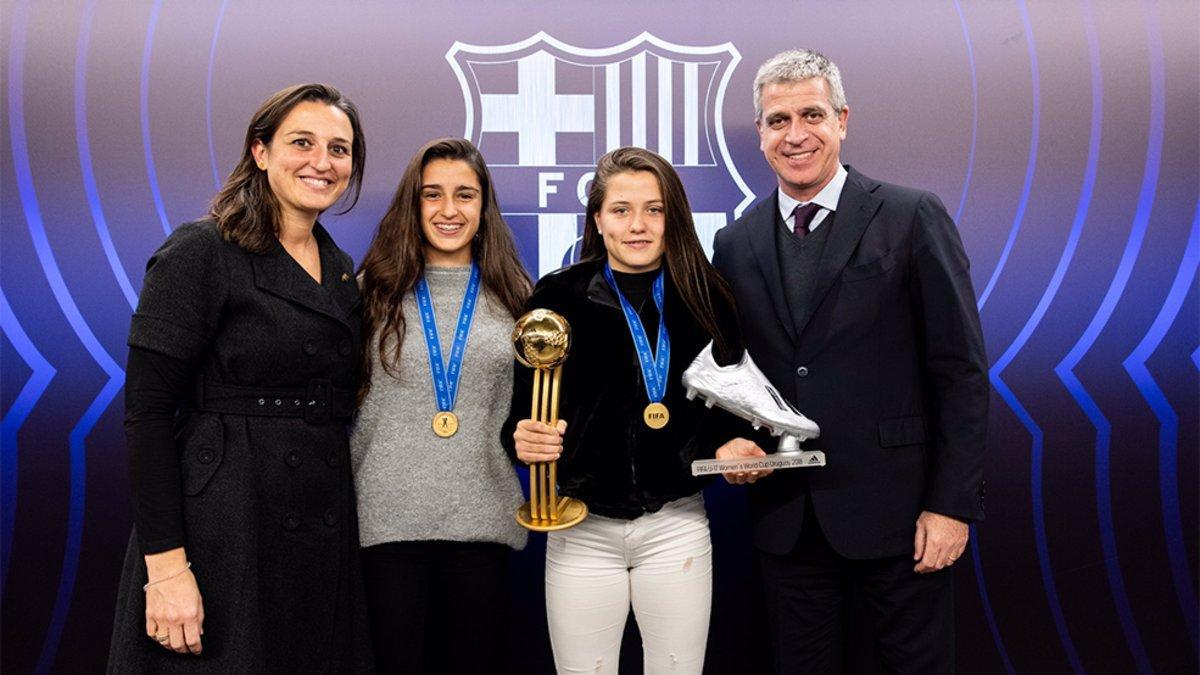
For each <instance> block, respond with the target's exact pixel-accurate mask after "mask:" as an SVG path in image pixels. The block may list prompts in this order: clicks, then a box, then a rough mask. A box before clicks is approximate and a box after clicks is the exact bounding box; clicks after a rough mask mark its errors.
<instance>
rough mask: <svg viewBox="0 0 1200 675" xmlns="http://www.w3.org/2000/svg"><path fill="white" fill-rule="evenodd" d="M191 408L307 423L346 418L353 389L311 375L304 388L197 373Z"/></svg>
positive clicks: (351, 405)
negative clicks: (227, 380)
mask: <svg viewBox="0 0 1200 675" xmlns="http://www.w3.org/2000/svg"><path fill="white" fill-rule="evenodd" d="M183 407H184V408H187V409H191V410H203V411H205V412H214V413H225V414H230V415H247V416H251V417H302V418H304V421H306V422H308V423H310V424H325V423H326V422H329V421H330V420H332V419H349V418H350V417H351V416H353V414H354V409H355V392H354V391H352V390H349V389H339V388H335V387H334V386H333V385H332V383H330V381H329V380H328V379H313V380H309V381H308V386H307V387H305V388H275V387H248V386H239V385H232V384H222V383H218V382H210V381H207V380H205V379H204V377H203V376H201V377H200V378H199V379H198V381H197V383H196V392H195V394H194V396H193V398H192V400H191V401H190V402H187V403H185V404H184V406H183Z"/></svg>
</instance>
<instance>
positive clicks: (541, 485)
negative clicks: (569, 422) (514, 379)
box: [512, 309, 587, 532]
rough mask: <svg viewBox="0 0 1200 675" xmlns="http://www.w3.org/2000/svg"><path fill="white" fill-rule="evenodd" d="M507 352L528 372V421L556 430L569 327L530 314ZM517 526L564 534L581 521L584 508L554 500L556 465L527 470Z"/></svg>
mask: <svg viewBox="0 0 1200 675" xmlns="http://www.w3.org/2000/svg"><path fill="white" fill-rule="evenodd" d="M512 342H513V351H514V352H515V353H516V356H517V361H520V362H521V365H524V366H528V367H530V368H533V411H532V413H531V414H530V419H532V420H534V421H535V422H542V423H544V424H548V425H550V426H552V427H553V426H556V425H557V424H558V393H559V386H560V385H561V384H562V363H563V361H565V360H567V353H568V352H569V351H570V348H571V326H570V324H568V323H567V320H566V319H564V318H563V317H562V316H560V315H558V314H555V313H554V312H551V311H550V310H548V309H535V310H533V311H531V312H528V313H526V314H525V315H524V316H522V317H521V318H520V319H517V325H516V326H515V327H514V328H513V332H512ZM516 516H517V522H518V523H520V524H521V525H522V526H523V527H525V528H527V529H530V530H533V531H534V532H550V531H552V530H565V529H567V528H568V527H573V526H575V525H578V524H579V523H580V522H582V521H583V519H584V518H586V517H587V505H586V504H584V503H583V502H581V501H579V500H578V499H572V498H571V497H559V496H558V462H556V461H552V462H534V463H532V464H530V465H529V501H528V502H526V503H525V504H524V505H522V506H521V508H519V509H517V514H516Z"/></svg>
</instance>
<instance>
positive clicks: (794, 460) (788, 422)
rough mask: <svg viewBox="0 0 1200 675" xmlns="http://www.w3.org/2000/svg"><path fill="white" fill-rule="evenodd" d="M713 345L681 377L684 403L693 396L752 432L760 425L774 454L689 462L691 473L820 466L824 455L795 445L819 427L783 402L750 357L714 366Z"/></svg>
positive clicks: (823, 464) (815, 434)
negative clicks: (774, 444)
mask: <svg viewBox="0 0 1200 675" xmlns="http://www.w3.org/2000/svg"><path fill="white" fill-rule="evenodd" d="M712 348H713V345H712V343H711V342H710V343H708V346H707V347H705V348H704V349H703V350H701V352H700V354H699V355H697V356H696V359H695V360H694V361H692V365H690V366H688V368H687V370H685V371H684V373H683V386H684V387H685V388H686V389H687V397H688V400H692V399H695V398H696V396H699V397H700V398H701V399H702V400H703V401H704V405H706V406H708V407H709V408H711V407H713V406H714V405H715V406H717V407H718V408H721V409H722V410H725V411H728V412H730V413H732V414H734V415H737V416H738V417H740V418H742V419H744V420H746V421H748V422H750V424H751V425H752V426H753V427H754V428H755V429H756V430H757V429H760V428H762V427H766V428H767V430H768V431H770V432H771V435H772V436H778V437H779V447H778V449H777V451H776V452H775V454H772V455H767V456H766V457H749V458H737V459H701V460H696V461H695V462H692V475H693V476H701V475H706V474H712V473H725V472H730V471H754V470H762V469H791V468H799V467H810V466H811V467H816V466H825V453H823V452H821V451H820V450H804V449H801V448H800V443H802V442H803V441H807V440H809V439H811V438H816V437H817V436H819V435H820V434H821V429H820V427H818V426H817V424H816V423H815V422H813V421H812V420H810V419H808V418H807V417H805V416H804V415H803V414H801V413H800V411H798V410H796V409H795V408H794V407H792V405H791V404H790V403H788V402H787V401H786V400H785V399H784V398H783V395H782V394H780V393H779V390H778V389H776V388H775V386H774V385H772V384H771V382H770V381H769V380H768V379H767V376H766V375H763V373H762V371H761V370H759V369H758V366H757V365H755V363H754V359H752V358H750V352H749V351H746V352H743V354H742V360H741V361H740V362H739V363H736V364H734V365H731V366H721V365H717V361H716V359H715V358H713V353H712Z"/></svg>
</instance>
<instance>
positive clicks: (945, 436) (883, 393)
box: [713, 167, 988, 559]
mask: <svg viewBox="0 0 1200 675" xmlns="http://www.w3.org/2000/svg"><path fill="white" fill-rule="evenodd" d="M847 168H848V171H849V176H848V178H847V180H846V184H845V188H844V189H843V191H842V195H841V199H840V201H839V202H838V207H837V212H836V216H835V219H834V222H833V223H832V225H831V227H832V228H833V229H832V230H831V231H830V236H829V240H828V243H827V244H826V248H825V252H824V255H823V257H822V259H821V262H820V266H819V269H818V271H817V279H816V283H815V286H814V291H813V296H812V299H811V301H810V302H809V312H808V314H807V316H799V317H793V316H791V312H790V310H789V308H788V304H787V301H786V300H785V298H784V292H783V285H782V280H781V276H780V270H779V262H778V253H777V251H776V245H775V235H774V228H775V227H777V219H778V209H779V207H778V194H777V191H774V190H773V191H772V192H771V196H770V197H769V198H767V199H764V200H763V201H761V202H759V203H758V204H757V205H755V206H754V207H753V208H752V209H751V210H750V211H748V212H747V213H746V214H744V215H743V216H742V217H741V218H739V219H738V220H737V222H735V223H733V224H732V225H730V226H729V227H726V228H724V229H723V230H721V231H720V232H718V233H717V238H716V242H715V253H714V256H713V262H714V264H715V265H716V267H717V269H718V270H720V271H721V273H722V274H723V275H724V276H725V278H726V280H728V282H729V284H730V286H731V287H732V289H733V293H734V297H735V298H736V300H737V305H738V313H739V315H740V322H741V328H742V333H743V337H744V340H745V344H746V347H747V348H748V349H749V350H750V354H751V355H752V357H753V358H754V360H755V362H756V363H757V364H758V365H759V367H760V368H761V369H762V371H763V372H764V373H765V374H766V376H767V377H768V378H769V379H770V380H771V382H772V383H774V384H775V386H776V387H778V388H779V390H780V391H781V392H782V393H783V394H784V396H786V397H787V398H788V399H789V400H790V401H791V402H792V403H793V404H795V406H796V407H797V408H798V409H799V410H800V411H801V412H803V413H804V414H805V415H807V416H808V417H810V418H812V419H813V420H814V421H815V422H817V424H819V425H820V427H821V436H820V438H818V439H814V440H813V441H809V442H808V443H806V445H805V447H812V448H816V449H821V450H824V451H825V453H826V457H827V461H828V466H825V467H823V468H819V469H793V470H790V471H779V472H776V473H775V474H773V475H771V476H770V477H768V478H766V479H764V480H761V481H759V482H758V483H756V484H755V485H753V486H751V488H750V490H749V500H750V512H751V518H752V520H753V524H754V541H755V545H756V546H757V547H759V548H760V549H762V550H764V551H767V552H771V553H780V554H782V553H786V552H788V551H790V550H791V549H792V548H793V547H794V546H795V543H796V540H797V537H798V536H799V533H800V524H801V522H802V521H803V516H804V509H805V495H806V494H811V497H812V505H813V509H814V514H815V515H816V516H817V520H818V522H819V523H820V525H821V528H822V530H823V531H824V532H825V536H826V537H827V538H828V540H829V543H830V544H831V545H832V546H833V547H834V549H835V550H836V551H838V552H839V553H840V554H842V555H844V556H846V557H849V558H854V559H865V558H880V557H885V556H895V555H902V554H911V553H912V550H913V535H914V532H915V522H916V519H917V516H918V515H919V514H920V512H921V511H923V510H928V511H933V512H937V513H941V514H946V515H949V516H954V517H956V518H960V519H963V520H967V521H978V520H981V519H982V518H983V449H984V444H985V438H986V425H987V411H988V380H987V360H986V356H985V354H984V345H983V335H982V331H981V329H980V325H979V314H978V311H977V310H976V306H975V293H974V290H973V289H972V286H971V278H970V274H969V263H968V261H967V257H966V254H965V253H964V251H963V247H962V242H961V240H960V239H959V236H958V232H957V230H956V229H955V226H954V223H953V221H952V220H951V219H950V216H949V215H948V214H947V213H946V209H945V207H943V206H942V203H941V202H940V201H939V200H938V198H937V197H936V196H934V195H932V194H930V193H928V192H923V191H920V190H914V189H910V188H904V187H900V186H896V185H889V184H887V183H881V182H879V181H876V180H873V179H871V178H867V177H866V176H864V175H862V174H861V173H859V172H857V171H855V170H854V169H852V168H849V167H847ZM764 449H767V450H768V452H769V451H771V448H770V447H768V446H764Z"/></svg>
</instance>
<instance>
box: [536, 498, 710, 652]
mask: <svg viewBox="0 0 1200 675" xmlns="http://www.w3.org/2000/svg"><path fill="white" fill-rule="evenodd" d="M631 602H632V604H633V613H634V616H635V617H636V618H637V623H638V629H639V630H640V631H641V634H642V651H643V664H644V670H645V672H646V673H647V674H648V675H649V674H651V673H699V672H700V671H701V670H702V669H703V667H704V647H705V644H706V642H707V640H708V616H709V612H710V610H711V609H712V541H711V539H710V538H709V534H708V516H707V515H705V513H704V500H703V499H702V498H701V496H700V495H698V494H697V495H693V496H691V497H685V498H683V499H678V500H676V501H673V502H670V503H669V504H667V505H666V506H664V507H663V508H662V510H660V511H658V512H657V513H648V514H646V515H643V516H641V517H639V518H637V519H635V520H620V519H615V518H605V517H603V516H597V515H589V516H588V517H587V519H586V520H584V521H583V522H582V523H580V524H579V525H577V526H575V527H573V528H571V529H569V530H563V531H561V532H551V533H549V535H548V538H547V541H546V615H547V618H548V620H549V624H550V644H551V646H552V647H553V648H554V664H555V666H556V667H557V668H558V672H559V673H616V672H617V667H618V666H619V665H620V664H619V663H618V662H619V660H620V654H621V635H622V634H623V633H624V631H625V619H626V618H627V617H628V616H629V607H630V603H631Z"/></svg>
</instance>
